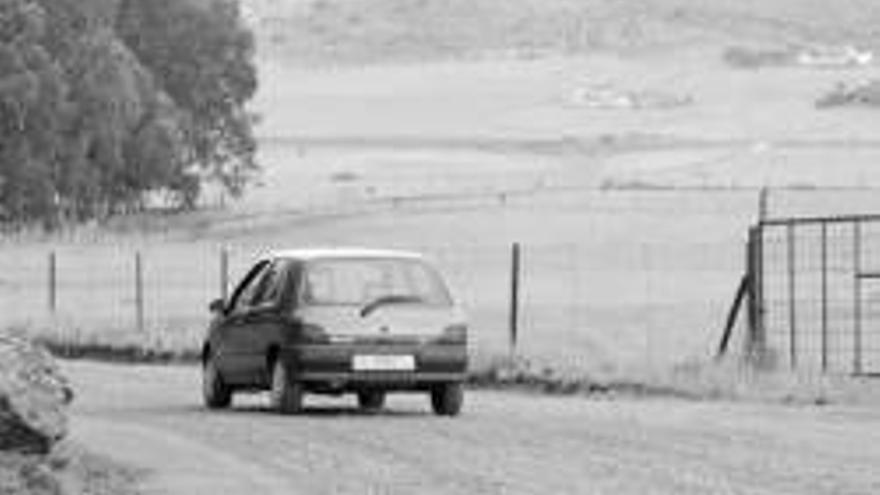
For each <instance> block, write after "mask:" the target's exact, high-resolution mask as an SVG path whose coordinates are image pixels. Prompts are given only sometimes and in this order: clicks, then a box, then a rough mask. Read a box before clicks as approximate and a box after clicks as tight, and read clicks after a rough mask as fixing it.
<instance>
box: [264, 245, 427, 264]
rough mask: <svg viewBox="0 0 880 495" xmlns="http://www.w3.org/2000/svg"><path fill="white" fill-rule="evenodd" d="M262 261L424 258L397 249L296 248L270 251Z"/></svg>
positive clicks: (411, 252) (413, 252)
mask: <svg viewBox="0 0 880 495" xmlns="http://www.w3.org/2000/svg"><path fill="white" fill-rule="evenodd" d="M263 258H264V259H295V260H303V261H306V260H316V259H349V258H375V259H387V258H398V259H423V258H424V257H423V256H422V255H421V254H419V253H417V252H415V251H403V250H397V249H374V248H357V247H332V248H298V249H283V250H277V251H271V252H269V253H268V254H267V255H266V256H263Z"/></svg>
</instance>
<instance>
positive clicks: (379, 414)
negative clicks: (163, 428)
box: [142, 403, 433, 419]
mask: <svg viewBox="0 0 880 495" xmlns="http://www.w3.org/2000/svg"><path fill="white" fill-rule="evenodd" d="M163 410H164V412H168V410H167V408H164V409H163ZM177 411H178V412H182V413H187V414H211V415H218V416H256V415H265V416H275V417H279V418H281V417H291V418H295V417H306V418H319V419H320V418H343V417H347V418H401V419H402V418H425V417H430V416H433V414H432V413H431V412H430V411H428V410H418V409H395V408H394V407H386V408H383V409H380V410H378V411H366V410H363V409H360V408H358V407H357V406H345V405H329V404H328V405H319V406H314V405H307V406H306V407H304V408H303V410H302V411H301V412H299V413H297V414H291V415H289V416H285V415H281V414H278V412H276V411H275V410H274V409H272V408H271V407H269V405H268V404H239V405H236V404H234V403H233V404H232V406H230V407H229V408H227V409H214V410H212V409H208V408H206V407H205V406H203V405H201V404H198V403H192V404H186V405H183V406H182V407H179V408H177ZM142 412H143V411H142Z"/></svg>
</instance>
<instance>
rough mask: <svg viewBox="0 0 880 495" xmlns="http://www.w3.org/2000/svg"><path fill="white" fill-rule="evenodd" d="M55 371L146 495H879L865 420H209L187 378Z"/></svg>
mask: <svg viewBox="0 0 880 495" xmlns="http://www.w3.org/2000/svg"><path fill="white" fill-rule="evenodd" d="M64 367H65V368H66V372H67V373H68V374H69V376H70V377H71V378H72V380H73V382H74V385H75V387H76V389H77V391H78V395H77V398H76V401H75V406H74V408H73V419H72V423H73V428H74V436H75V438H76V439H77V440H78V441H80V442H81V443H83V444H84V445H85V446H86V447H88V448H89V449H91V450H92V451H94V452H96V453H100V454H106V455H109V456H111V457H113V458H114V459H117V460H120V461H123V462H125V463H129V464H132V465H134V466H136V467H139V468H143V469H145V470H146V472H147V473H148V474H147V475H146V477H145V479H144V482H143V483H144V484H143V490H144V492H146V493H157V494H158V493H167V494H188V495H189V494H202V493H204V494H214V493H224V494H237V493H241V494H247V495H254V494H257V493H259V494H281V493H284V494H298V493H302V494H331V493H332V494H349V493H350V494H407V495H409V494H414V493H425V494H441V493H442V494H460V493H469V494H582V495H589V494H637V495H644V494H707V493H711V494H740V493H748V494H768V495H769V494H774V495H778V494H873V493H880V410H872V409H870V408H856V407H843V406H824V407H817V406H786V405H766V404H736V403H725V402H693V401H682V400H674V399H637V398H623V399H616V400H607V399H590V398H585V397H551V396H543V395H536V394H527V393H506V392H491V391H471V392H469V394H468V395H467V404H466V408H465V413H464V414H463V415H462V416H461V417H459V418H454V419H449V418H437V417H435V416H432V415H431V414H430V412H429V408H428V402H427V400H426V398H424V397H422V396H421V395H399V396H391V397H390V400H389V403H388V410H387V411H385V412H382V413H380V414H375V415H367V414H361V413H359V412H358V411H357V410H356V409H355V407H354V400H353V399H352V398H348V397H343V398H338V399H333V398H319V397H315V398H314V400H310V401H309V402H308V405H309V409H308V412H307V414H305V415H303V416H294V417H280V416H276V415H274V414H272V413H270V412H268V411H266V409H265V404H266V400H265V398H264V397H260V396H254V397H242V398H241V400H239V398H238V397H236V403H235V407H234V408H233V409H231V410H230V411H226V412H208V411H206V410H204V409H203V408H202V407H201V405H200V400H199V370H198V369H197V368H195V367H187V366H171V367H159V366H120V365H107V364H94V363H84V362H76V363H74V362H67V363H65V364H64ZM310 399H311V398H310Z"/></svg>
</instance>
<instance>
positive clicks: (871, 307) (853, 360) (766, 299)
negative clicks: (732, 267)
mask: <svg viewBox="0 0 880 495" xmlns="http://www.w3.org/2000/svg"><path fill="white" fill-rule="evenodd" d="M746 265H747V270H746V272H747V273H746V276H745V277H744V279H743V290H742V292H743V296H742V297H743V298H745V299H746V300H747V304H746V308H747V311H748V322H749V324H748V328H749V333H748V338H747V339H746V342H747V347H748V350H749V351H750V352H751V353H753V354H755V355H759V356H761V358H762V359H765V360H769V361H770V362H771V363H772V364H774V365H776V366H787V367H789V368H791V369H799V370H801V369H807V370H817V371H822V372H837V373H851V374H856V375H871V374H878V375H880V215H859V216H838V217H811V218H783V219H772V220H764V221H761V222H760V223H758V224H757V225H756V226H754V227H752V228H751V229H750V231H749V241H748V249H747V263H746Z"/></svg>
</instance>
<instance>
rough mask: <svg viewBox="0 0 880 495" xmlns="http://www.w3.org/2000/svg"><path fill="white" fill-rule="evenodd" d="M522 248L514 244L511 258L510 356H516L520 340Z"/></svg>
mask: <svg viewBox="0 0 880 495" xmlns="http://www.w3.org/2000/svg"><path fill="white" fill-rule="evenodd" d="M521 256H522V255H521V248H520V245H519V243H518V242H515V243H513V246H512V248H511V258H510V265H511V266H510V312H509V315H508V316H509V320H508V328H509V330H510V355H511V357H513V356H515V355H516V346H517V342H518V340H519V291H520V270H521Z"/></svg>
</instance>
